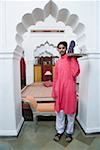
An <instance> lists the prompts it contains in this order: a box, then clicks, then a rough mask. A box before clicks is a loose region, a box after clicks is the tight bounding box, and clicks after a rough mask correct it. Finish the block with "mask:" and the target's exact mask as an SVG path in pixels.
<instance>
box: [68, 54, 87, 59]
mask: <svg viewBox="0 0 100 150" xmlns="http://www.w3.org/2000/svg"><path fill="white" fill-rule="evenodd" d="M67 55H68V56H70V57H77V58H79V57H83V56H86V55H87V54H75V53H67Z"/></svg>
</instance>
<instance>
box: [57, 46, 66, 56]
mask: <svg viewBox="0 0 100 150" xmlns="http://www.w3.org/2000/svg"><path fill="white" fill-rule="evenodd" d="M58 52H59V53H60V55H61V56H63V55H65V54H66V47H65V46H64V45H63V44H60V45H59V47H58Z"/></svg>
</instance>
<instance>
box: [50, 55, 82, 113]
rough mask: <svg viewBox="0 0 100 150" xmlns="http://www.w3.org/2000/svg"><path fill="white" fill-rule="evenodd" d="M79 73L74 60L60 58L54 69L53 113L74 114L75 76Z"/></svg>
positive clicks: (65, 57)
mask: <svg viewBox="0 0 100 150" xmlns="http://www.w3.org/2000/svg"><path fill="white" fill-rule="evenodd" d="M79 73H80V68H79V64H78V61H77V59H76V58H73V57H68V56H67V55H64V56H62V57H61V58H60V59H59V60H58V61H57V63H56V65H55V69H54V82H53V89H52V97H53V98H55V100H56V101H55V111H57V112H59V111H60V110H64V113H65V114H74V113H76V106H77V101H76V76H78V74H79Z"/></svg>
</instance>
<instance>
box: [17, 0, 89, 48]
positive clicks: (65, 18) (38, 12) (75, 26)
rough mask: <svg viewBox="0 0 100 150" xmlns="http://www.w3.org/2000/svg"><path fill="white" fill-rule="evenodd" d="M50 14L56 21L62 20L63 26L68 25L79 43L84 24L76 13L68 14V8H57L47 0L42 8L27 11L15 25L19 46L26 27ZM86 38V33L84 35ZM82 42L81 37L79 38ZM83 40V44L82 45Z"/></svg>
mask: <svg viewBox="0 0 100 150" xmlns="http://www.w3.org/2000/svg"><path fill="white" fill-rule="evenodd" d="M49 15H52V16H53V17H54V18H55V21H56V22H59V21H60V22H63V23H64V24H65V26H70V27H71V28H72V30H73V33H75V34H76V35H77V38H78V40H77V41H78V42H79V43H80V38H79V37H81V36H83V35H85V33H84V32H85V25H84V24H83V23H80V22H79V17H78V16H77V15H76V14H70V11H69V10H68V9H60V10H58V7H57V5H56V4H55V3H54V2H53V1H51V0H50V1H49V2H48V3H47V4H46V5H45V6H44V9H41V8H35V9H34V10H33V11H32V13H31V14H29V13H27V14H25V15H24V16H23V17H22V22H21V23H19V24H18V25H17V27H16V30H17V35H16V41H17V44H18V45H19V46H21V43H22V42H23V34H24V33H25V32H27V29H28V27H29V26H31V25H35V24H36V23H37V22H38V21H42V22H43V21H44V20H45V18H46V17H48V16H49ZM84 37H85V39H86V35H85V36H84ZM81 42H82V38H81ZM84 44H85V43H84V41H83V45H84Z"/></svg>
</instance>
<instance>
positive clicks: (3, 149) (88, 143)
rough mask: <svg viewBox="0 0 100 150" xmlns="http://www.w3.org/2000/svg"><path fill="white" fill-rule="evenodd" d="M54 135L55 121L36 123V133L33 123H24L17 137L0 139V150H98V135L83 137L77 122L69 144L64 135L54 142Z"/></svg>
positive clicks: (99, 136) (99, 140)
mask: <svg viewBox="0 0 100 150" xmlns="http://www.w3.org/2000/svg"><path fill="white" fill-rule="evenodd" d="M55 133H56V131H55V121H38V128H37V131H36V132H35V130H34V123H33V121H25V122H24V124H23V127H22V129H21V131H20V133H19V135H18V137H0V150H100V134H97V135H85V134H84V133H83V131H82V130H81V128H80V126H79V124H78V123H77V121H76V122H75V133H74V136H73V137H74V139H73V141H72V142H71V143H67V142H66V141H65V135H63V136H62V138H61V140H60V141H59V142H55V141H54V140H53V137H54V134H55Z"/></svg>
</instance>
